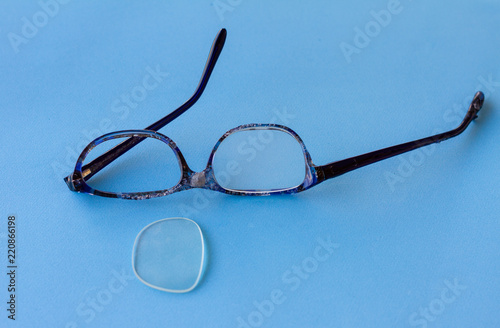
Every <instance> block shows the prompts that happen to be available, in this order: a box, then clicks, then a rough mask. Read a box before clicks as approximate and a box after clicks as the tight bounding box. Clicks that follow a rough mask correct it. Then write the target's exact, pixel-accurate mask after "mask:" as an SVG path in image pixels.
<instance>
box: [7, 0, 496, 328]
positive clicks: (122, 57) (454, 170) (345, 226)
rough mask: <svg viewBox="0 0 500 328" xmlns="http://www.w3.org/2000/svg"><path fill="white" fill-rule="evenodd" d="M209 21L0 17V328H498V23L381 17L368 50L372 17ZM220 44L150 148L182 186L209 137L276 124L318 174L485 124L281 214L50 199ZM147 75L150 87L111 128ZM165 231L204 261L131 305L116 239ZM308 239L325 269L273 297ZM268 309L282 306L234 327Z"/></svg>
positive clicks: (482, 7) (156, 15)
mask: <svg viewBox="0 0 500 328" xmlns="http://www.w3.org/2000/svg"><path fill="white" fill-rule="evenodd" d="M42 3H43V1H42ZM49 3H50V1H49ZM228 3H229V2H228V0H221V1H216V2H215V3H214V2H213V1H191V2H189V4H188V2H187V1H168V2H167V1H149V2H147V3H142V2H134V3H132V2H126V3H123V2H119V1H106V2H104V3H101V2H98V1H91V2H89V3H87V2H86V3H81V2H76V1H75V2H73V1H71V2H68V3H65V4H59V5H58V7H57V8H56V7H54V6H52V7H49V9H45V10H46V11H47V10H48V11H51V14H52V15H51V16H49V15H47V14H43V10H44V9H43V7H44V6H42V5H41V4H40V3H38V2H35V1H32V2H24V3H22V4H20V3H17V2H16V1H12V0H9V1H3V2H2V4H1V5H0V12H1V13H2V14H1V16H2V19H1V20H0V54H1V61H0V90H1V92H0V111H1V120H0V121H1V123H0V124H1V125H0V130H1V134H0V138H1V140H0V144H1V158H0V172H1V173H2V175H1V182H0V196H1V203H0V206H1V207H0V215H1V216H2V222H3V224H1V226H2V228H1V231H0V233H1V235H0V245H1V246H0V248H1V250H2V252H1V254H2V256H1V261H0V263H1V266H2V270H1V272H4V271H5V270H6V265H7V256H6V245H7V235H6V232H7V231H6V229H7V228H6V221H7V216H8V215H10V214H15V215H16V216H17V220H18V231H17V249H18V257H17V261H18V262H17V263H18V265H19V268H18V275H17V284H18V292H17V309H18V313H17V320H16V323H15V324H16V325H17V327H35V326H37V327H111V326H115V327H116V326H134V327H139V326H141V327H156V326H162V327H165V326H166V327H238V325H239V323H238V320H239V319H238V318H241V319H242V320H244V322H246V324H249V325H250V324H253V326H256V327H257V326H262V327H279V326H282V327H285V326H286V327H375V326H378V327H411V326H412V325H413V326H418V327H425V326H429V327H498V326H499V325H500V315H499V307H500V302H499V296H498V295H499V292H500V264H499V259H500V256H499V255H500V253H499V246H500V234H499V232H500V222H499V214H498V213H499V210H500V207H499V202H498V199H499V198H500V189H499V188H498V186H499V183H500V177H499V174H498V173H499V170H500V157H499V156H500V153H499V151H498V144H499V142H500V134H499V133H498V131H499V127H500V115H499V112H498V108H500V107H499V106H500V70H499V58H500V46H499V44H500V43H499V41H500V40H499V36H498V31H499V30H500V3H499V2H498V1H493V0H479V1H439V2H436V1H430V0H428V1H424V0H419V1H416V0H414V1H409V0H401V2H400V4H399V6H398V7H397V8H398V10H399V13H397V14H393V15H392V16H391V21H390V23H389V24H385V25H387V26H384V27H381V28H380V29H379V30H377V28H376V26H375V27H374V24H373V23H370V22H372V21H375V18H374V17H373V16H372V15H371V13H370V12H371V11H372V10H374V11H375V12H379V11H380V10H387V8H388V5H390V1H389V2H388V1H386V0H382V1H380V0H377V1H349V2H342V3H340V2H333V1H332V2H330V1H328V2H327V1H320V2H305V1H274V2H269V1H267V2H264V1H247V0H242V1H232V2H231V3H232V5H229V4H228ZM223 4H225V6H226V7H224V8H225V10H226V11H224V12H221V10H222V9H220V8H222V7H221V6H223ZM217 8H219V13H218V11H217ZM56 9H57V10H56ZM229 9H231V10H229ZM40 12H42V13H40ZM44 18H47V19H46V20H45V19H44ZM23 19H24V20H23ZM33 20H36V21H37V24H38V25H39V26H40V27H38V28H37V30H35V31H33V30H31V31H29V30H26V29H27V28H24V30H25V31H24V34H23V26H24V25H25V24H27V23H26V21H28V22H33ZM378 26H380V25H378ZM221 27H226V28H227V29H228V37H227V41H226V46H225V48H224V51H223V52H222V55H221V57H220V59H219V62H218V64H217V66H216V68H215V70H214V73H213V75H212V78H211V81H210V83H209V85H208V87H207V89H206V91H205V94H204V95H203V97H202V98H201V99H200V101H199V102H198V103H197V104H196V105H195V106H194V107H193V108H192V109H190V110H189V111H188V112H187V113H185V114H184V115H183V116H181V117H180V118H179V119H177V120H176V121H175V122H173V123H172V124H170V125H168V126H167V127H165V128H163V129H162V130H161V132H162V133H164V134H166V135H168V136H169V137H171V138H172V139H173V140H174V141H175V142H176V143H177V145H178V146H179V148H180V149H181V150H182V152H183V154H184V156H185V157H186V159H187V161H188V163H189V164H190V166H191V167H192V168H193V169H194V170H197V171H199V170H202V169H203V168H204V166H205V164H206V160H207V158H208V155H209V153H210V151H211V149H212V147H213V145H214V144H215V142H216V141H217V139H218V138H219V137H220V136H221V135H222V134H223V133H224V132H225V131H227V130H229V129H230V128H233V127H235V126H237V125H240V124H244V123H267V122H270V121H272V120H273V119H274V120H275V121H277V123H280V119H279V118H278V119H276V112H280V113H283V112H284V111H286V112H288V113H289V114H290V116H288V117H287V118H286V120H287V121H288V122H282V123H285V125H287V126H289V127H290V128H292V129H293V130H295V131H296V132H297V133H298V134H299V135H300V136H301V137H302V139H303V140H304V142H305V144H306V146H307V148H308V150H309V151H310V153H311V155H312V157H313V161H314V162H315V163H316V164H324V163H327V162H330V161H334V160H338V159H342V158H345V157H349V156H353V155H357V154H361V153H364V152H368V151H371V150H375V149H379V148H383V147H386V146H390V145H393V144H396V143H401V142H406V141H410V140H414V139H417V138H420V137H425V136H428V135H431V134H432V133H435V132H438V131H439V132H440V131H446V130H449V129H452V128H454V127H455V126H456V125H457V124H458V121H459V120H460V119H461V117H462V116H463V113H465V110H466V107H467V106H468V103H469V101H470V100H471V99H472V96H473V95H474V93H475V92H476V91H478V90H482V91H483V92H485V94H486V103H485V106H484V108H483V110H482V111H481V113H480V117H479V119H477V120H476V121H475V122H473V123H472V124H471V126H470V127H469V128H468V129H467V130H466V131H465V132H464V133H463V134H462V135H460V136H458V137H457V138H454V139H451V140H449V141H446V142H444V143H441V144H439V145H436V146H434V147H428V148H426V149H425V151H422V150H421V151H418V153H414V154H413V155H411V154H404V155H402V156H400V157H398V158H392V159H389V160H386V161H383V162H380V163H377V164H375V165H371V166H368V167H366V168H363V169H360V170H357V171H355V172H352V173H349V174H346V175H344V176H341V177H338V178H336V179H333V180H330V181H328V182H325V183H323V184H321V185H319V186H317V187H315V188H313V189H311V190H309V191H307V192H304V193H301V194H298V195H294V196H283V197H263V198H255V197H251V198H249V197H235V196H228V195H224V194H219V193H213V192H203V191H200V190H196V191H193V190H192V191H188V192H182V193H178V194H175V195H171V196H168V197H163V198H158V199H153V200H147V201H121V200H116V199H105V198H99V197H92V196H88V195H81V194H77V193H72V192H69V191H68V189H67V187H66V185H65V184H64V182H63V181H62V178H63V177H64V176H65V175H67V174H69V173H70V171H71V170H72V167H71V166H73V165H74V162H75V160H76V158H75V156H77V155H78V154H79V153H80V152H81V150H82V149H83V147H84V146H85V145H86V143H87V142H88V141H89V139H90V138H94V137H97V136H98V135H101V134H103V133H105V132H110V131H112V130H123V129H137V128H139V129H140V128H144V127H146V126H147V125H149V124H150V123H152V122H154V121H156V120H157V119H159V118H160V117H163V116H164V115H166V114H167V113H169V112H170V111H171V110H172V109H174V108H176V107H177V106H178V105H180V104H181V103H183V102H184V101H185V100H186V99H187V98H188V97H189V96H190V95H191V93H192V92H193V91H194V89H195V87H196V85H197V82H198V79H199V77H200V74H201V72H202V70H203V67H204V64H205V60H206V56H207V54H208V50H209V48H210V45H211V43H212V41H213V38H214V37H215V35H216V33H217V32H218V30H219V29H220V28H221ZM365 27H369V28H372V29H373V30H371V34H372V35H373V37H369V42H367V40H364V41H365V43H368V44H362V46H364V47H363V48H360V49H358V51H357V52H358V53H354V54H352V55H351V56H348V57H349V59H350V62H348V60H347V59H346V56H345V55H344V53H343V52H342V50H341V45H342V43H343V42H344V43H346V44H350V45H351V46H354V45H355V43H354V41H355V40H354V39H355V36H356V30H355V29H356V28H359V29H362V30H363V29H365ZM14 34H15V35H17V36H18V39H17V40H18V41H17V42H20V41H19V40H20V39H19V38H25V40H24V41H23V42H22V43H20V44H17V45H16V42H13V41H12V38H15V36H13V35H14ZM23 35H24V36H23ZM358 41H359V40H358ZM358 45H359V43H358ZM344 46H345V44H344ZM148 67H150V68H151V69H153V70H155V69H159V70H160V71H161V72H164V74H165V75H166V74H167V73H168V76H164V77H163V78H162V81H161V82H159V83H158V85H157V86H156V87H155V88H154V89H153V90H150V91H148V93H147V95H146V96H145V97H144V98H145V99H143V100H141V101H138V102H136V103H137V105H136V107H135V108H130V107H129V112H128V113H127V115H125V112H119V111H117V110H116V108H115V106H116V105H117V104H118V103H120V104H121V105H123V103H121V102H120V99H121V98H120V97H121V96H122V95H123V94H130V93H131V92H132V90H133V89H134V87H137V86H140V85H142V81H143V78H144V77H145V76H146V75H147V74H148ZM488 81H489V82H488ZM176 216H186V217H189V218H191V219H193V220H195V221H196V222H197V223H198V224H199V225H200V227H201V228H202V230H203V231H204V233H205V235H206V239H207V243H208V247H209V257H210V258H209V261H210V263H209V267H208V270H207V272H206V275H205V276H204V279H203V281H202V282H201V283H200V285H199V286H198V287H197V288H196V289H195V290H194V291H192V292H191V293H188V294H182V295H176V294H168V293H164V292H160V291H157V290H154V289H151V288H149V287H147V286H145V285H143V284H142V283H141V282H139V280H137V279H135V277H134V278H132V277H131V276H133V273H132V268H131V265H130V259H131V251H132V246H133V242H134V238H135V237H136V235H137V233H138V232H139V231H140V230H141V229H142V228H143V227H144V226H146V225H148V224H149V223H151V222H153V221H156V220H159V219H163V218H167V217H176ZM318 238H322V239H324V240H327V239H328V238H330V239H331V240H332V241H333V242H335V243H336V244H338V245H337V246H338V247H337V248H336V249H335V251H334V252H333V253H332V254H331V255H330V256H329V257H328V259H327V260H325V261H323V262H319V263H318V266H317V268H313V269H314V270H312V269H311V270H310V271H313V272H311V273H310V274H309V275H308V276H307V278H304V279H302V278H298V281H299V283H300V284H299V285H297V276H295V278H296V280H294V281H295V283H294V284H291V283H290V282H289V281H288V280H287V279H286V277H288V278H290V277H291V275H290V271H289V270H293V267H294V266H298V267H301V266H302V265H303V263H306V265H307V263H309V264H311V263H312V262H311V259H310V257H311V256H313V255H314V251H315V248H316V247H317V246H318V245H319V244H318V241H317V240H318ZM309 268H310V267H309ZM117 275H118V276H120V275H122V280H119V279H117V278H116V276H117ZM2 277H3V278H2V279H1V280H0V281H1V286H0V290H1V292H0V297H1V298H2V299H1V302H0V303H1V304H3V305H2V307H1V308H2V311H0V313H2V315H1V318H0V326H2V327H5V326H7V327H10V326H14V324H13V323H12V322H10V320H8V319H7V312H6V311H5V309H3V308H4V307H6V304H5V302H6V301H7V297H8V295H7V291H6V289H7V279H6V275H5V273H4V274H2ZM284 278H285V279H284ZM453 284H458V285H459V289H458V290H451V289H450V287H449V285H453ZM292 287H296V288H295V289H294V290H292V289H293V288H292ZM274 290H281V291H282V292H283V296H284V298H285V300H284V301H283V302H282V303H281V304H279V305H275V306H274V309H272V310H273V311H271V310H270V307H268V308H267V310H264V311H261V312H266V313H265V314H267V315H268V316H267V315H263V314H258V313H256V311H257V310H258V309H257V307H256V305H255V304H256V303H261V302H262V301H264V300H269V299H270V295H271V293H272V292H273V291H274ZM453 291H454V292H455V293H453ZM443 293H444V294H443ZM442 295H445V297H446V300H447V303H445V302H443V301H442V297H443V296H442ZM450 297H451V298H453V300H452V301H450V300H449V299H450ZM96 300H97V301H96ZM96 302H97V303H96ZM92 304H94V305H92ZM262 304H268V303H266V302H264V303H262ZM429 307H430V311H431V312H429V313H430V314H429V315H430V317H429V315H428V317H427V318H425V317H424V316H423V315H421V314H420V311H421V310H423V311H425V308H429ZM443 307H444V308H443ZM270 312H271V313H270ZM249 320H250V321H249ZM252 320H253V321H252ZM241 326H242V327H243V326H244V325H241Z"/></svg>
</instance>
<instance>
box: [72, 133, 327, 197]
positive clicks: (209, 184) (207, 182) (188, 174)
mask: <svg viewBox="0 0 500 328" xmlns="http://www.w3.org/2000/svg"><path fill="white" fill-rule="evenodd" d="M259 129H270V130H278V131H282V132H285V133H288V134H289V135H291V136H292V137H294V138H295V140H297V141H298V142H299V143H300V145H301V148H302V153H303V155H304V161H305V163H306V174H305V179H304V181H303V182H302V184H300V185H299V186H296V187H293V188H287V189H272V190H265V191H264V190H245V191H241V190H233V189H228V188H224V187H222V186H221V185H220V184H219V183H218V182H217V179H216V178H215V174H214V171H213V166H212V162H213V159H214V155H215V152H216V151H217V149H218V148H219V145H220V144H221V142H222V141H223V140H224V139H226V138H227V137H228V136H229V135H230V134H232V133H235V132H239V131H247V130H259ZM117 138H154V139H157V140H160V141H162V142H164V143H165V144H167V145H168V146H169V147H170V149H172V151H173V152H174V154H175V156H176V158H177V162H178V163H179V166H180V168H181V177H180V179H179V181H178V182H177V184H176V185H175V186H173V187H171V188H168V189H164V190H156V191H148V192H130V193H112V192H105V191H100V190H96V189H94V188H92V187H91V186H89V185H88V184H87V182H86V179H84V176H85V174H84V172H83V171H82V169H83V163H84V161H85V158H86V157H87V155H88V154H89V153H90V152H91V151H92V149H94V148H95V147H96V146H98V145H99V144H101V143H103V142H105V141H108V140H111V139H117ZM316 183H317V174H316V167H315V166H314V165H313V163H312V160H311V156H310V155H309V152H308V151H307V149H306V147H305V145H304V143H303V142H302V140H301V139H300V137H299V136H298V135H297V134H296V133H295V132H294V131H292V130H291V129H289V128H287V127H286V126H282V125H278V124H245V125H240V126H238V127H236V128H234V129H231V130H229V131H227V132H226V133H225V134H224V135H223V136H222V137H221V138H220V139H219V140H218V141H217V143H216V144H215V146H214V148H213V149H212V152H211V153H210V157H209V159H208V163H207V166H206V168H205V169H204V170H203V171H201V172H194V171H193V170H191V169H190V168H189V165H188V164H187V162H186V159H185V158H184V156H183V155H182V152H181V151H180V149H179V148H178V147H177V145H176V144H175V142H174V141H172V139H170V138H169V137H167V136H165V135H163V134H161V133H159V132H155V131H149V130H125V131H117V132H112V133H108V134H105V135H103V136H101V137H99V138H97V139H95V140H94V141H92V142H91V143H90V144H89V145H88V146H87V147H86V148H85V149H84V150H83V152H82V153H81V155H80V157H79V158H78V160H77V162H76V167H75V171H74V172H73V179H72V181H71V182H70V183H69V184H68V186H69V187H70V189H71V190H74V191H78V192H81V193H86V194H90V195H96V196H103V197H112V198H122V199H136V200H138V199H148V198H154V197H161V196H166V195H170V194H173V193H174V192H178V191H182V190H188V189H193V188H204V189H210V190H215V191H219V192H223V193H226V194H230V195H247V196H267V195H274V194H294V193H297V192H300V191H303V190H306V189H308V188H310V187H312V186H314V185H315V184H316Z"/></svg>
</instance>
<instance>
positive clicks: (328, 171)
mask: <svg viewBox="0 0 500 328" xmlns="http://www.w3.org/2000/svg"><path fill="white" fill-rule="evenodd" d="M226 34H227V32H226V30H225V29H222V30H221V31H220V32H219V34H218V35H217V37H216V38H215V41H214V43H213V45H212V48H211V50H210V54H209V57H208V60H207V63H206V65H205V69H204V72H203V75H202V78H201V80H200V82H199V84H198V88H197V89H196V91H195V92H194V94H193V95H192V96H191V98H189V100H188V101H186V102H185V103H184V104H183V105H182V106H180V107H179V108H177V109H176V110H175V111H173V112H172V113H170V114H168V115H167V116H165V117H164V118H162V119H160V120H159V121H157V122H155V123H153V124H152V125H150V126H148V127H147V128H146V129H145V130H125V131H118V132H112V133H108V134H105V135H103V136H101V137H99V138H97V139H95V140H94V141H92V142H91V143H90V144H89V145H88V146H87V147H86V148H85V149H84V150H83V152H82V153H81V155H80V157H79V158H78V161H77V163H76V166H75V170H74V171H73V173H72V174H71V175H69V176H67V177H66V178H64V180H65V182H66V184H67V185H68V187H69V189H70V190H72V191H77V192H81V193H86V194H91V195H97V196H104V197H112V198H122V199H148V198H154V197H160V196H166V195H170V194H172V193H174V192H178V191H182V190H188V189H192V188H204V189H210V190H215V191H219V192H223V193H226V194H230V195H244V196H267V195H276V194H294V193H298V192H301V191H304V190H307V189H309V188H311V187H313V186H315V185H317V184H319V183H321V182H323V181H325V180H328V179H331V178H334V177H337V176H339V175H342V174H344V173H347V172H349V171H352V170H355V169H358V168H361V167H363V166H366V165H369V164H372V163H375V162H378V161H381V160H384V159H387V158H389V157H393V156H397V155H400V154H402V153H405V152H408V151H411V150H414V149H417V148H420V147H424V146H427V145H430V144H432V143H438V142H441V141H443V140H446V139H449V138H452V137H455V136H457V135H459V134H460V133H462V132H463V131H464V130H465V129H466V128H467V126H469V124H470V123H471V122H472V120H474V119H475V118H476V117H477V113H478V112H479V110H480V109H481V107H482V106H483V103H484V94H483V93H482V92H481V91H479V92H477V93H476V95H475V96H474V98H473V100H472V102H471V105H470V107H469V110H468V111H467V113H466V115H465V118H464V120H463V121H462V123H461V124H460V126H458V127H457V128H456V129H453V130H451V131H448V132H444V133H440V134H436V135H434V136H431V137H427V138H423V139H419V140H415V141H411V142H407V143H403V144H400V145H396V146H392V147H388V148H384V149H380V150H376V151H373V152H370V153H366V154H362V155H359V156H355V157H351V158H347V159H344V160H340V161H336V162H332V163H329V164H326V165H321V166H317V165H314V164H313V162H312V160H311V156H310V155H309V152H308V151H307V149H306V147H305V145H304V143H303V142H302V139H300V137H299V136H298V135H297V134H296V133H295V132H294V131H293V130H291V129H290V128H288V127H286V126H282V125H277V124H245V125H240V126H238V127H236V128H234V129H231V130H229V131H227V132H226V133H225V134H224V135H223V136H222V137H221V138H220V139H219V141H218V142H217V143H216V144H215V146H214V148H213V150H212V153H211V154H210V157H209V159H208V163H207V167H206V168H205V170H203V171H201V172H194V171H193V170H191V169H190V168H189V166H188V164H187V163H186V160H185V159H184V156H183V155H182V153H181V151H180V150H179V148H177V146H176V144H175V143H174V142H173V141H172V140H171V139H170V138H168V137H167V136H165V135H163V134H161V133H159V132H157V131H158V130H159V129H160V128H162V127H164V126H165V125H167V124H168V123H170V122H171V121H173V120H174V119H176V118H177V117H179V116H180V115H181V114H182V113H184V112H185V111H186V110H188V109H189V108H190V107H191V106H193V105H194V104H195V103H196V101H197V100H198V99H199V98H200V96H201V95H202V93H203V91H204V90H205V87H206V85H207V83H208V80H209V78H210V75H211V73H212V71H213V69H214V67H215V64H216V62H217V59H218V58H219V55H220V53H221V51H222V48H223V46H224V42H225V40H226ZM256 129H272V130H279V131H282V132H285V133H288V134H290V135H291V136H292V137H294V138H295V139H296V140H297V141H298V142H299V144H300V146H301V148H302V152H303V155H304V161H305V167H306V170H305V171H306V172H305V179H304V181H303V182H302V183H301V184H300V185H298V186H296V187H292V188H286V189H271V190H233V189H227V188H223V187H222V186H220V185H219V183H218V182H217V180H216V178H215V175H214V172H213V168H212V161H213V159H214V155H215V152H216V151H217V148H218V147H219V145H220V143H221V142H222V141H223V140H224V139H225V138H227V137H228V136H229V135H230V134H232V133H235V132H239V131H244V130H256ZM117 138H128V139H127V140H125V141H123V142H122V143H120V144H118V145H117V146H116V147H114V148H113V149H111V150H109V151H108V152H106V153H104V154H102V155H101V156H99V157H97V158H96V159H94V160H93V161H91V162H90V163H88V164H86V165H83V162H84V160H85V158H86V157H87V155H88V154H89V152H90V151H91V150H92V149H93V148H94V147H96V146H97V145H99V144H100V143H102V142H105V141H107V140H110V139H117ZM146 138H155V139H158V140H160V141H162V142H164V143H166V144H167V145H168V146H169V147H170V148H171V149H172V151H173V152H174V153H175V156H176V157H177V160H178V162H179V166H180V167H181V177H180V179H179V181H178V183H177V184H176V185H175V186H174V187H172V188H169V189H164V190H157V191H148V192H132V193H111V192H104V191H100V190H96V189H94V188H92V187H90V186H89V185H88V184H87V182H86V181H87V180H89V179H90V178H91V177H92V176H93V175H94V174H96V173H98V172H99V171H100V170H102V169H103V168H104V167H106V166H107V165H108V164H110V163H111V162H113V161H114V160H115V159H117V158H118V157H120V156H121V155H123V154H124V153H126V152H127V151H128V150H130V149H131V148H133V147H134V146H136V145H137V144H139V143H140V142H142V141H143V140H145V139H146Z"/></svg>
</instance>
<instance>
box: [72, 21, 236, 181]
mask: <svg viewBox="0 0 500 328" xmlns="http://www.w3.org/2000/svg"><path fill="white" fill-rule="evenodd" d="M226 35H227V31H226V29H224V28H223V29H221V30H220V31H219V33H218V34H217V36H216V38H215V40H214V42H213V44H212V48H211V49H210V54H209V55H208V59H207V63H206V64H205V69H204V70H203V75H202V76H201V79H200V82H199V84H198V87H197V88H196V91H195V92H194V94H193V95H192V96H191V98H189V100H188V101H186V102H185V103H184V104H182V106H180V107H179V108H177V109H176V110H174V111H173V112H171V113H170V114H168V115H167V116H165V117H164V118H162V119H160V120H159V121H157V122H155V123H153V124H151V125H150V126H148V127H147V128H146V130H152V131H158V130H159V129H161V128H162V127H164V126H165V125H167V124H168V123H170V122H172V121H173V120H175V119H176V118H177V117H179V116H180V115H182V114H183V113H184V112H185V111H187V110H188V109H189V108H191V106H193V105H194V104H195V103H196V102H197V101H198V99H200V97H201V95H202V94H203V91H204V90H205V87H206V86H207V84H208V80H209V79H210V75H211V74H212V71H213V69H214V67H215V64H216V63H217V59H218V58H219V55H220V54H221V52H222V48H223V47H224V43H225V41H226ZM143 140H144V138H141V137H132V138H129V139H127V140H125V141H123V142H122V143H120V144H118V145H116V146H115V147H114V148H112V149H110V150H108V151H107V152H106V153H104V154H102V155H101V156H99V157H97V158H96V159H94V160H93V161H92V162H90V163H88V164H87V165H84V166H83V167H82V173H83V178H85V179H86V180H88V179H90V178H91V177H92V176H93V175H94V174H96V173H97V172H99V171H100V170H102V169H103V168H104V167H106V166H107V165H108V164H110V163H111V162H113V161H114V160H115V159H117V158H118V157H120V156H121V155H123V154H125V153H126V152H127V151H128V150H130V149H131V148H133V147H134V146H136V145H137V144H139V143H140V142H141V141H143ZM64 180H65V181H66V182H68V181H70V180H71V176H67V177H66V178H65V179H64Z"/></svg>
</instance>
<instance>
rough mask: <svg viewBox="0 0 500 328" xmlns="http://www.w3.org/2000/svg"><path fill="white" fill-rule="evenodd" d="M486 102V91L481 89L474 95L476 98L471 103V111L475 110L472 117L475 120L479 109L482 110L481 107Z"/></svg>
mask: <svg viewBox="0 0 500 328" xmlns="http://www.w3.org/2000/svg"><path fill="white" fill-rule="evenodd" d="M483 104H484V93H483V92H481V91H478V92H476V94H475V95H474V99H472V103H471V105H470V109H469V110H471V111H473V115H474V116H473V117H472V119H473V120H475V119H476V118H477V113H478V112H479V110H481V107H483Z"/></svg>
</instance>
